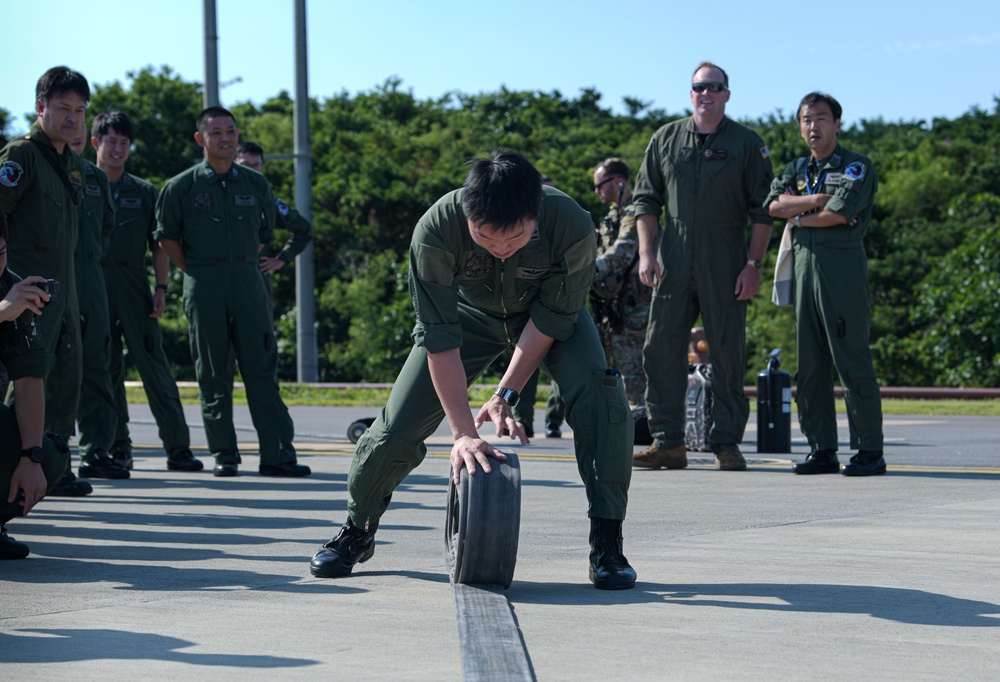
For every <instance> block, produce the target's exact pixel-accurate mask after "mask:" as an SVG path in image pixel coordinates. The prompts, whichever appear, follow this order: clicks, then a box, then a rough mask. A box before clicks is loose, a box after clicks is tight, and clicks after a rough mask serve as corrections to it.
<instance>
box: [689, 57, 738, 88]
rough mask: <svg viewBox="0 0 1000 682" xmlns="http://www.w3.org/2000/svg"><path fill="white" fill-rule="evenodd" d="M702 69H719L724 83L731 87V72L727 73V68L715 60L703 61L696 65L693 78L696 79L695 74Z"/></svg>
mask: <svg viewBox="0 0 1000 682" xmlns="http://www.w3.org/2000/svg"><path fill="white" fill-rule="evenodd" d="M701 69H718V70H719V72H720V73H721V74H722V84H723V85H725V86H726V87H727V88H728V87H729V74H727V73H726V70H725V69H723V68H722V67H721V66H719V65H718V64H715V63H713V62H702V63H701V64H699V65H698V66H696V67H694V71H692V72H691V80H694V75H695V74H696V73H698V71H700V70H701Z"/></svg>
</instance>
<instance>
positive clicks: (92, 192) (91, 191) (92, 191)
mask: <svg viewBox="0 0 1000 682" xmlns="http://www.w3.org/2000/svg"><path fill="white" fill-rule="evenodd" d="M83 191H84V192H86V193H87V196H88V197H99V196H101V188H100V187H98V186H97V185H91V184H89V183H88V184H86V185H84V186H83Z"/></svg>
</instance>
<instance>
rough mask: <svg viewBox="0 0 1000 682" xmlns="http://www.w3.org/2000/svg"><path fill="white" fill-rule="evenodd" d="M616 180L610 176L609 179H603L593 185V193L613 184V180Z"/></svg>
mask: <svg viewBox="0 0 1000 682" xmlns="http://www.w3.org/2000/svg"><path fill="white" fill-rule="evenodd" d="M617 179H618V178H616V177H614V176H612V177H610V178H605V179H604V180H601V181H600V182H599V183H597V184H596V185H594V191H595V192H596V191H597V190H599V189H600V188H602V187H604V186H605V185H606V184H608V183H609V182H613V181H614V180H617Z"/></svg>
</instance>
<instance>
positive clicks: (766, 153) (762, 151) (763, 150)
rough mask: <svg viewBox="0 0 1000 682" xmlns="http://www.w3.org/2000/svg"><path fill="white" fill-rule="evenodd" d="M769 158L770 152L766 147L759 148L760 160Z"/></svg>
mask: <svg viewBox="0 0 1000 682" xmlns="http://www.w3.org/2000/svg"><path fill="white" fill-rule="evenodd" d="M770 156H771V152H769V151H768V150H767V147H766V146H764V147H761V148H760V158H762V159H767V158H769V157H770Z"/></svg>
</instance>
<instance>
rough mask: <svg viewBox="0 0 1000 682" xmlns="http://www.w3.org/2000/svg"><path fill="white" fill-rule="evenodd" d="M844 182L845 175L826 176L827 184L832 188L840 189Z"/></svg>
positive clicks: (832, 174)
mask: <svg viewBox="0 0 1000 682" xmlns="http://www.w3.org/2000/svg"><path fill="white" fill-rule="evenodd" d="M843 180H844V174H843V173H827V174H826V184H828V185H830V186H831V187H839V186H840V183H841V182H842V181H843Z"/></svg>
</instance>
